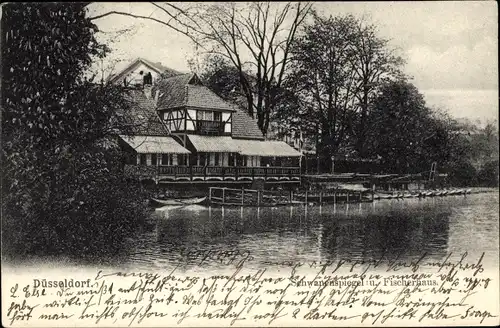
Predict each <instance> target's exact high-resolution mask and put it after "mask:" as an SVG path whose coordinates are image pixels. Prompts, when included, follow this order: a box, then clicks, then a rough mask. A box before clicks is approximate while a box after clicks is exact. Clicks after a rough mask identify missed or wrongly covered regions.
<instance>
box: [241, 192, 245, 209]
mask: <svg viewBox="0 0 500 328" xmlns="http://www.w3.org/2000/svg"><path fill="white" fill-rule="evenodd" d="M244 199H245V189H244V188H241V206H243V205H244Z"/></svg>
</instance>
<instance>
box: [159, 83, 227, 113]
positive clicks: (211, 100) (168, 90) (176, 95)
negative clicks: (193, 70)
mask: <svg viewBox="0 0 500 328" xmlns="http://www.w3.org/2000/svg"><path fill="white" fill-rule="evenodd" d="M156 90H159V91H160V97H159V100H158V109H159V110H162V109H171V108H178V107H195V108H201V109H210V110H222V111H234V108H233V107H232V106H231V105H230V104H229V103H227V102H226V101H225V100H224V99H222V98H221V97H219V96H217V95H216V94H215V93H214V92H213V91H211V90H210V89H209V88H207V87H206V86H204V85H203V84H202V83H201V81H200V79H199V78H198V76H197V75H196V74H182V75H177V76H173V77H169V78H165V79H162V80H161V81H159V82H158V85H157V86H156V88H155V90H153V92H155V91H156Z"/></svg>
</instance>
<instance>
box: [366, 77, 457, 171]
mask: <svg viewBox="0 0 500 328" xmlns="http://www.w3.org/2000/svg"><path fill="white" fill-rule="evenodd" d="M368 120H369V122H370V123H369V129H368V131H369V132H368V133H367V134H366V140H365V141H366V144H367V145H368V146H367V149H368V154H369V155H371V156H373V157H378V158H380V160H381V163H382V166H383V167H384V168H385V170H387V172H391V173H421V172H424V171H428V170H429V169H430V165H431V163H432V162H433V161H435V160H437V159H439V158H441V159H442V160H443V159H444V158H445V154H444V153H443V152H442V148H441V145H442V144H445V143H446V142H447V138H448V136H447V130H446V128H445V127H444V126H443V125H441V124H439V121H437V120H436V119H435V118H434V116H433V112H432V110H431V109H430V108H428V107H427V106H426V104H425V101H424V97H423V95H422V94H420V93H419V91H418V89H417V88H416V87H415V86H414V85H413V84H411V83H409V82H407V81H404V80H401V81H390V82H387V83H385V84H384V85H383V86H382V87H381V89H380V94H379V95H378V96H377V97H376V98H375V99H374V102H373V109H372V111H371V113H370V114H369V116H368Z"/></svg>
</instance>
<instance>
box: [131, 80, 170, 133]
mask: <svg viewBox="0 0 500 328" xmlns="http://www.w3.org/2000/svg"><path fill="white" fill-rule="evenodd" d="M126 98H127V100H129V102H130V109H129V110H130V114H131V117H132V119H133V122H132V123H133V127H132V132H133V134H134V135H149V136H168V131H167V129H166V128H165V126H164V125H163V123H162V122H161V121H160V117H159V116H158V114H157V112H156V106H155V104H154V102H153V100H152V99H148V98H146V95H145V94H144V92H143V91H142V90H134V89H132V90H128V92H127V94H126Z"/></svg>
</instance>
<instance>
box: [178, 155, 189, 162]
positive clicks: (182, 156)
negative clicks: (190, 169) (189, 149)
mask: <svg viewBox="0 0 500 328" xmlns="http://www.w3.org/2000/svg"><path fill="white" fill-rule="evenodd" d="M177 160H178V164H179V165H187V156H186V155H184V154H179V155H177Z"/></svg>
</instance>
